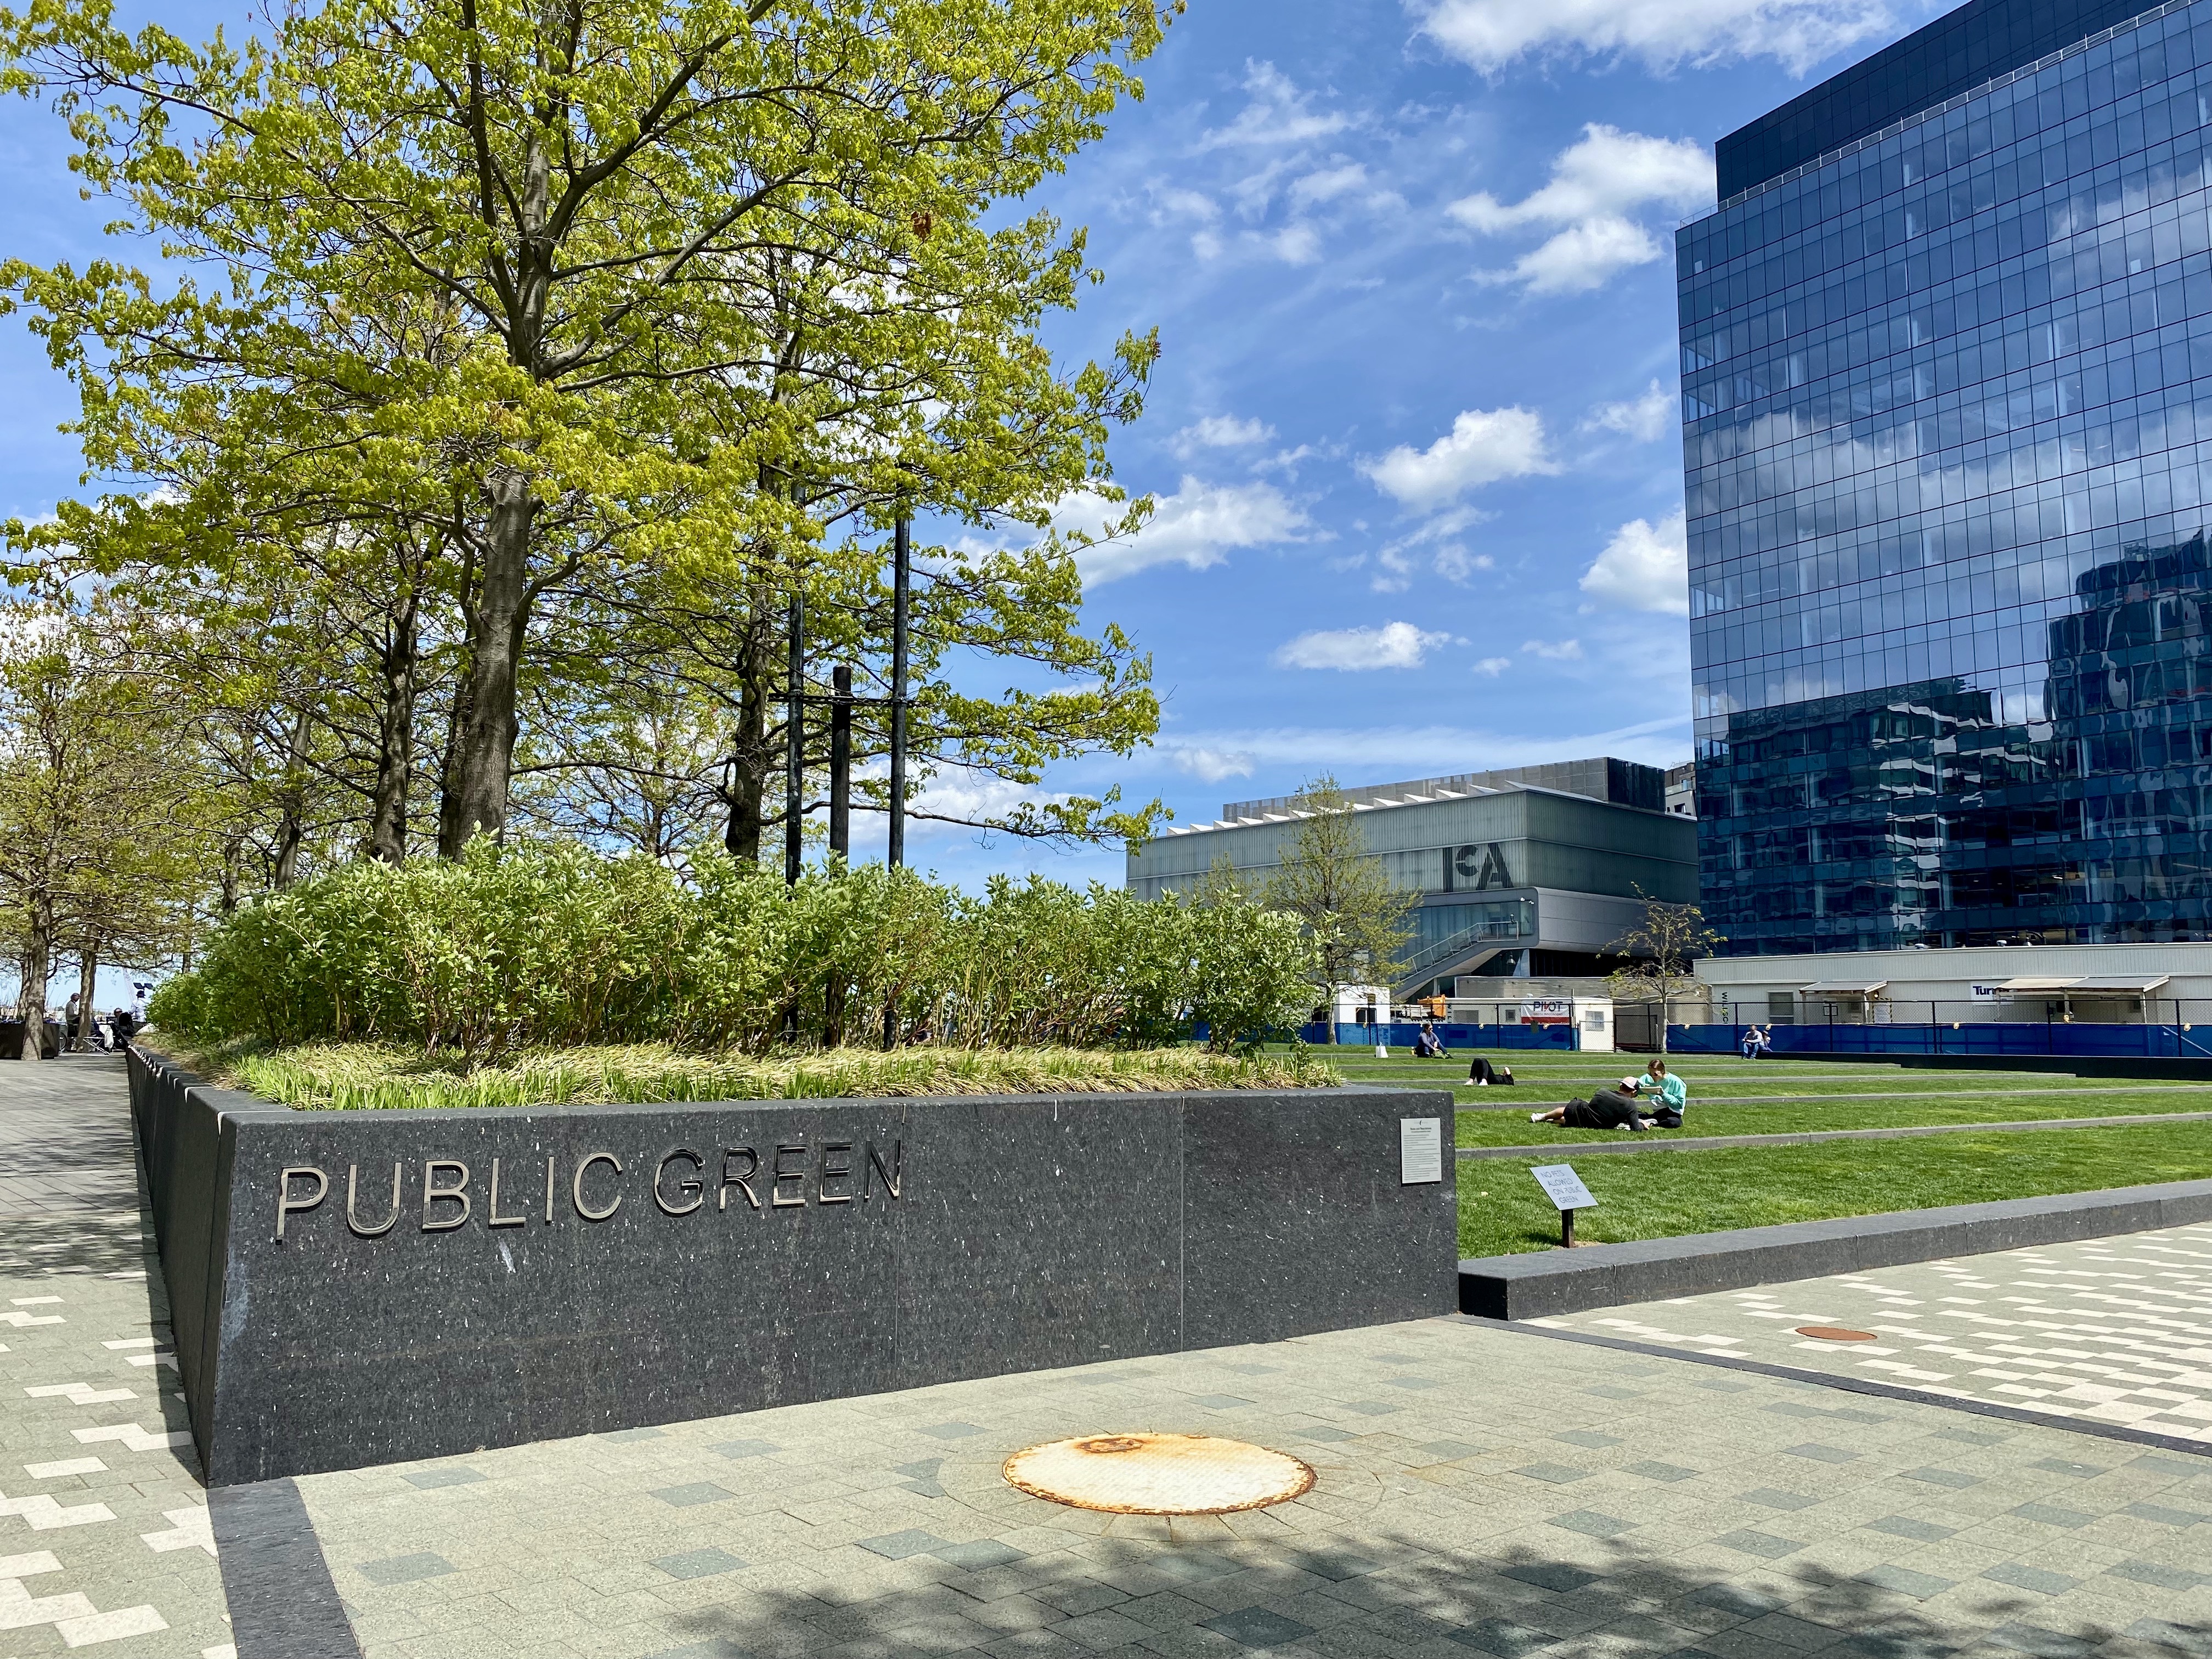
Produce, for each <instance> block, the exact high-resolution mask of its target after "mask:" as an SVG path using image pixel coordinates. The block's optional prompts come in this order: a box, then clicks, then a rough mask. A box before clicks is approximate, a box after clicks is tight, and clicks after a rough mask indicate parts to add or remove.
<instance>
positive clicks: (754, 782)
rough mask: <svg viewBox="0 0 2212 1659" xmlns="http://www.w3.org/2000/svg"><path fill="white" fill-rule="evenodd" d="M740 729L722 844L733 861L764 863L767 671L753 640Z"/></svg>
mask: <svg viewBox="0 0 2212 1659" xmlns="http://www.w3.org/2000/svg"><path fill="white" fill-rule="evenodd" d="M768 699H769V687H768V683H767V669H766V665H765V664H764V663H763V661H762V659H761V654H760V653H759V652H758V651H757V650H756V649H754V648H753V647H752V644H751V642H750V641H748V643H747V646H746V651H745V659H744V662H743V663H741V664H740V665H738V730H737V733H736V736H735V738H733V739H732V744H731V752H732V754H733V755H734V756H735V757H736V759H737V764H736V765H735V766H734V767H733V768H732V784H733V786H734V787H732V789H731V791H730V793H729V808H730V822H729V827H728V828H727V829H725V830H724V831H723V834H722V845H723V846H724V847H726V848H728V849H729V854H730V856H731V857H732V858H733V859H744V860H749V861H750V862H752V863H756V864H757V863H758V862H759V861H760V850H761V829H762V827H763V824H764V823H766V821H767V820H766V808H765V806H764V805H763V799H762V798H763V795H764V794H765V793H767V789H768V771H769V748H768Z"/></svg>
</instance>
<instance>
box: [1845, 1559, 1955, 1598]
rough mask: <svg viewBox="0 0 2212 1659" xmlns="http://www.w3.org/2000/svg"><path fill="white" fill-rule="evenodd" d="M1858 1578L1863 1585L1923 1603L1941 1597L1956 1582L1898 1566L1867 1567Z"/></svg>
mask: <svg viewBox="0 0 2212 1659" xmlns="http://www.w3.org/2000/svg"><path fill="white" fill-rule="evenodd" d="M1859 1577H1860V1578H1861V1579H1862V1580H1863V1581H1864V1582H1865V1583H1869V1584H1873V1585H1876V1586H1878V1587H1879V1588H1881V1589H1886V1590H1893V1591H1895V1592H1896V1593H1897V1594H1898V1595H1910V1596H1914V1597H1916V1598H1917V1599H1918V1600H1921V1601H1926V1600H1927V1599H1928V1598H1929V1596H1931V1595H1942V1593H1943V1592H1944V1591H1945V1590H1947V1589H1950V1588H1951V1586H1952V1585H1953V1584H1954V1583H1956V1582H1957V1581H1956V1580H1954V1579H1950V1578H1938V1577H1936V1576H1935V1575H1934V1574H1932V1573H1925V1572H1915V1571H1913V1570H1912V1569H1911V1568H1910V1567H1899V1566H1881V1567H1869V1569H1868V1570H1867V1571H1864V1572H1863V1573H1861V1574H1860V1575H1859Z"/></svg>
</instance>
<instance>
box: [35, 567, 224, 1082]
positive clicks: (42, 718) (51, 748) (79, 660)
mask: <svg viewBox="0 0 2212 1659" xmlns="http://www.w3.org/2000/svg"><path fill="white" fill-rule="evenodd" d="M111 624H112V618H111V617H107V616H106V615H104V614H102V613H101V612H100V611H98V610H96V609H94V610H93V611H90V612H89V613H88V614H79V615H76V616H70V615H64V614H58V613H56V612H53V611H28V610H23V609H18V610H16V611H12V612H10V613H9V614H8V615H7V616H5V617H0V631H4V641H5V647H6V648H5V649H4V650H0V902H4V904H5V905H6V906H7V908H8V909H9V911H10V912H11V913H12V914H11V916H10V919H9V927H7V929H6V931H7V933H9V934H11V935H12V936H13V938H14V939H15V942H16V945H17V949H18V953H19V955H18V960H19V964H20V980H19V1000H20V1002H21V1007H22V1011H23V1014H24V1033H23V1046H22V1054H21V1057H22V1058H23V1059H25V1060H36V1059H38V1058H39V1057H40V1043H41V1042H42V1040H43V1037H44V1019H45V1009H46V1000H47V997H48V995H49V993H50V989H51V981H52V975H53V972H54V969H55V967H56V965H57V963H58V958H59V957H62V956H64V955H65V954H74V955H76V957H77V959H78V962H79V964H80V969H81V981H82V984H83V985H84V986H85V987H88V986H89V983H90V981H91V977H92V974H93V972H94V969H96V963H97V960H98V958H99V956H100V952H101V951H112V950H118V949H119V950H120V951H122V952H123V953H124V954H125V955H126V956H127V957H131V958H134V959H136V960H138V961H144V960H147V959H148V958H149V957H157V956H159V955H161V954H163V953H165V951H166V949H167V945H168V943H169V940H170V938H171V936H172V933H173V928H174V927H176V926H177V924H178V923H179V922H180V921H181V919H182V912H183V909H184V907H185V904H186V903H187V902H189V899H190V896H191V894H192V892H193V891H194V890H195V888H196V885H197V880H198V878H199V876H200V874H201V870H202V866H201V863H200V861H199V860H197V858H196V856H195V854H196V853H197V850H198V848H199V845H200V838H199V825H198V823H197V821H196V817H195V805H196V802H195V800H194V798H193V790H194V785H195V781H196V780H195V774H194V771H193V769H192V768H191V765H190V764H189V762H187V763H185V764H183V765H179V764H178V763H177V759H176V757H175V755H174V754H173V751H172V748H171V745H170V744H169V743H168V742H167V738H169V737H170V736H171V735H172V734H173V731H174V727H173V725H172V723H171V720H170V718H169V711H168V709H167V707H166V705H165V704H164V702H163V701H162V699H161V697H160V696H159V695H158V692H157V688H156V687H155V686H154V685H153V684H152V683H150V682H149V681H147V680H144V679H142V678H137V677H135V676H133V675H131V674H130V673H129V672H127V671H124V670H123V669H121V668H119V667H118V659H119V658H120V657H121V655H122V653H121V651H120V650H119V649H118V644H119V642H118V641H117V640H116V639H115V638H114V637H113V636H112V635H111V634H108V633H107V632H106V631H105V630H106V628H107V627H108V626H109V625H111ZM84 994H85V995H86V996H87V997H89V994H90V993H89V990H88V989H86V990H85V992H84Z"/></svg>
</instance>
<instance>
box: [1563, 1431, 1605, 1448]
mask: <svg viewBox="0 0 2212 1659" xmlns="http://www.w3.org/2000/svg"><path fill="white" fill-rule="evenodd" d="M1552 1438H1553V1439H1554V1440H1564V1441H1565V1442H1566V1443H1567V1444H1569V1445H1570V1446H1588V1447H1589V1448H1591V1449H1593V1450H1595V1449H1599V1448H1601V1447H1605V1446H1618V1445H1619V1444H1620V1436H1619V1435H1617V1434H1601V1433H1599V1432H1598V1431H1596V1430H1595V1429H1568V1430H1565V1431H1562V1432H1561V1433H1559V1434H1555V1435H1553V1437H1552Z"/></svg>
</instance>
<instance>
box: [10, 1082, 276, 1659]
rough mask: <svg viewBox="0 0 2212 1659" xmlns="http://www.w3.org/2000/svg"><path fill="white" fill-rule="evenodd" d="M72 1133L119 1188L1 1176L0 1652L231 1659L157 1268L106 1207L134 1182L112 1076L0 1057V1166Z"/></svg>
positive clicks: (135, 1225) (137, 1236)
mask: <svg viewBox="0 0 2212 1659" xmlns="http://www.w3.org/2000/svg"><path fill="white" fill-rule="evenodd" d="M64 1072H66V1073H68V1075H67V1077H66V1078H63V1077H61V1075H60V1074H61V1073H64ZM64 1083H65V1084H66V1085H67V1087H66V1088H64V1087H61V1086H58V1085H61V1084H64ZM57 1102H59V1103H60V1108H61V1109H58V1110H56V1109H52V1108H53V1107H54V1106H55V1103H57ZM118 1121H120V1122H121V1123H122V1124H123V1125H124V1126H125V1127H123V1128H122V1129H121V1130H120V1131H119V1132H118V1129H117V1127H116V1126H117V1123H118ZM86 1125H90V1126H91V1127H93V1129H94V1130H95V1131H96V1132H97V1133H94V1134H93V1136H92V1137H91V1139H90V1140H89V1141H88V1143H87V1145H86V1146H85V1148H84V1150H83V1152H82V1154H81V1158H82V1161H84V1162H86V1163H88V1164H96V1163H97V1162H98V1160H99V1158H100V1157H101V1156H102V1155H103V1152H105V1153H106V1154H112V1152H113V1149H114V1146H115V1144H116V1142H117V1138H118V1133H120V1135H121V1137H122V1139H121V1145H122V1146H123V1149H124V1151H123V1156H124V1157H125V1159H128V1160H131V1161H130V1162H126V1163H125V1166H124V1167H125V1177H124V1181H125V1182H129V1183H131V1184H130V1185H128V1186H125V1185H124V1183H123V1182H118V1180H117V1178H116V1177H115V1176H114V1173H113V1171H112V1170H106V1171H101V1170H92V1171H91V1172H89V1173H86V1174H82V1175H80V1176H71V1175H70V1171H68V1170H48V1171H47V1172H46V1173H45V1174H42V1175H40V1176H38V1177H37V1178H36V1181H35V1182H30V1179H29V1178H28V1177H27V1178H26V1182H24V1183H19V1186H20V1185H23V1184H34V1185H35V1186H36V1187H37V1188H38V1193H37V1194H36V1196H37V1200H38V1201H37V1204H36V1206H35V1210H34V1212H29V1213H27V1212H25V1211H24V1210H23V1209H21V1208H16V1209H13V1210H11V1209H10V1208H9V1201H10V1200H9V1193H7V1192H3V1191H0V1659H32V1656H34V1655H46V1654H59V1653H69V1652H75V1651H76V1650H79V1649H85V1650H92V1651H94V1652H96V1653H98V1654H100V1655H101V1656H103V1659H107V1656H112V1659H234V1655H233V1653H232V1648H231V1638H230V1627H229V1621H228V1617H227V1616H226V1613H225V1608H224V1601H223V1593H222V1574H221V1571H220V1569H219V1568H218V1566H217V1565H216V1548H215V1540H214V1537H213V1535H212V1534H211V1532H210V1527H209V1520H208V1509H207V1495H206V1493H205V1492H204V1490H203V1489H202V1488H201V1486H200V1482H199V1474H198V1465H197V1460H196V1458H195V1456H194V1454H193V1451H192V1449H191V1436H190V1434H188V1433H187V1432H185V1413H184V1401H183V1397H182V1395H181V1394H180V1393H179V1390H178V1387H177V1372H176V1357H175V1355H174V1353H173V1352H172V1351H171V1349H170V1346H169V1331H168V1309H167V1297H166V1292H165V1291H164V1289H163V1287H162V1284H161V1264H160V1263H159V1261H156V1260H155V1258H154V1257H153V1256H152V1255H150V1254H149V1253H148V1252H149V1243H148V1240H149V1236H150V1231H151V1230H150V1227H149V1226H147V1225H145V1224H144V1222H143V1216H142V1215H141V1213H140V1212H139V1211H138V1210H137V1209H136V1208H135V1207H133V1208H130V1209H123V1210H118V1209H117V1208H115V1207H114V1203H115V1194H116V1193H117V1192H118V1191H121V1192H124V1193H125V1194H126V1200H125V1201H130V1200H129V1197H128V1195H129V1194H131V1193H134V1192H135V1182H136V1179H137V1177H136V1174H135V1170H136V1163H135V1159H134V1158H132V1154H131V1151H130V1141H129V1138H128V1137H129V1129H128V1117H127V1108H126V1105H125V1093H124V1079H123V1073H122V1070H121V1066H120V1065H119V1063H103V1062H102V1061H100V1060H85V1061H77V1060H69V1061H60V1062H47V1063H46V1064H44V1065H31V1066H27V1065H24V1064H22V1063H21V1062H17V1063H15V1064H13V1065H7V1064H0V1165H5V1164H7V1163H8V1160H9V1158H10V1157H11V1156H12V1155H14V1153H15V1152H16V1150H17V1149H18V1148H19V1147H21V1146H29V1147H31V1148H33V1151H34V1152H36V1153H37V1155H38V1156H37V1157H33V1158H26V1159H25V1160H24V1162H25V1164H36V1163H37V1162H38V1158H42V1157H45V1156H46V1155H47V1154H48V1153H50V1152H52V1147H53V1146H55V1144H56V1143H57V1142H58V1141H59V1140H61V1139H65V1138H66V1135H67V1134H68V1133H70V1132H71V1131H73V1130H74V1129H75V1128H77V1127H84V1126H86ZM118 1264H121V1265H118Z"/></svg>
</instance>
